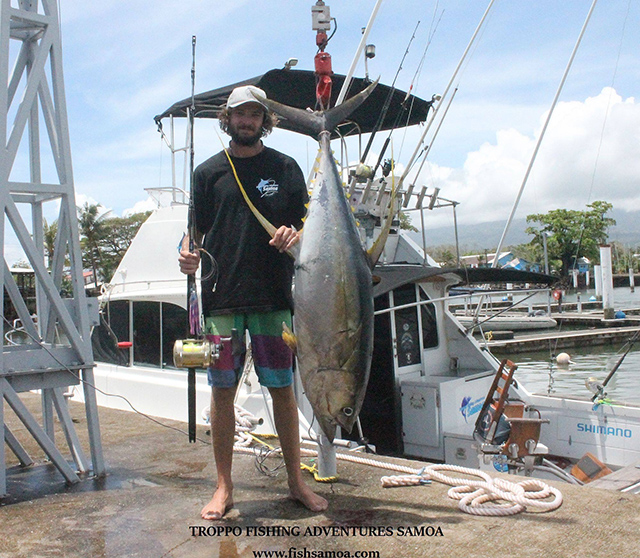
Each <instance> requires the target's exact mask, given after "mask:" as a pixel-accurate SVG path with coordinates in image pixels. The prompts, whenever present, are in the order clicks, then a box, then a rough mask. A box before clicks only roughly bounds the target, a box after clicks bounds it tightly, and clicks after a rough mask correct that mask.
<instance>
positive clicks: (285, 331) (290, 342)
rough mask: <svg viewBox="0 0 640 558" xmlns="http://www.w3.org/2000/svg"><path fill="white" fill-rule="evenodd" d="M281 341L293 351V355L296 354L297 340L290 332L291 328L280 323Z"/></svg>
mask: <svg viewBox="0 0 640 558" xmlns="http://www.w3.org/2000/svg"><path fill="white" fill-rule="evenodd" d="M282 340H283V341H284V342H285V344H286V345H287V347H289V348H290V349H291V350H292V351H293V354H297V352H298V340H297V339H296V336H295V334H294V333H293V331H291V328H290V327H289V326H288V325H287V324H285V323H284V322H282Z"/></svg>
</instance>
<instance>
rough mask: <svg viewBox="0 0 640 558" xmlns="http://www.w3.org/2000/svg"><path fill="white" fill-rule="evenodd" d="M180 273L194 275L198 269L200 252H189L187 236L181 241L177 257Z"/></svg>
mask: <svg viewBox="0 0 640 558" xmlns="http://www.w3.org/2000/svg"><path fill="white" fill-rule="evenodd" d="M178 264H179V265H180V271H181V272H182V273H184V274H185V275H194V274H195V273H196V271H198V268H199V267H200V252H198V251H197V250H196V251H195V252H189V235H185V237H184V238H183V239H182V246H181V248H180V256H178Z"/></svg>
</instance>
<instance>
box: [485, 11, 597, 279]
mask: <svg viewBox="0 0 640 558" xmlns="http://www.w3.org/2000/svg"><path fill="white" fill-rule="evenodd" d="M597 2H598V0H593V3H592V4H591V8H590V9H589V13H588V14H587V19H585V21H584V24H583V25H582V29H581V31H580V35H579V36H578V40H577V41H576V44H575V46H574V47H573V51H572V52H571V56H570V57H569V62H568V63H567V67H566V68H565V70H564V74H563V75H562V79H561V80H560V85H558V90H557V91H556V95H555V97H554V98H553V102H552V103H551V108H550V109H549V112H548V114H547V118H546V120H545V121H544V125H543V126H542V130H541V131H540V135H539V136H538V141H537V143H536V146H535V148H534V150H533V155H531V161H529V166H528V167H527V171H526V172H525V174H524V178H523V179H522V184H521V185H520V190H519V191H518V195H517V196H516V201H515V202H514V203H513V207H512V209H511V213H510V215H509V218H508V219H507V224H506V225H505V227H504V231H503V232H502V237H501V238H500V242H499V243H498V247H497V248H496V256H495V258H494V259H493V265H492V266H491V267H496V266H497V265H498V257H499V255H500V251H501V250H502V245H503V244H504V240H505V238H506V236H507V233H508V232H509V228H510V227H511V222H512V221H513V217H514V216H515V213H516V210H517V209H518V205H519V204H520V198H521V197H522V193H523V192H524V187H525V186H526V185H527V180H529V175H530V174H531V169H532V168H533V164H534V162H535V160H536V156H537V155H538V150H539V149H540V144H541V143H542V139H543V138H544V135H545V132H546V131H547V126H549V121H550V120H551V116H552V115H553V111H554V109H555V108H556V105H557V104H558V98H559V97H560V93H561V92H562V88H563V87H564V82H565V81H567V76H568V75H569V70H570V69H571V66H572V65H573V59H574V58H575V57H576V53H577V52H578V48H579V47H580V43H581V42H582V37H583V36H584V33H585V31H586V30H587V25H588V24H589V20H590V19H591V14H592V13H593V10H594V9H595V7H596V3H597Z"/></svg>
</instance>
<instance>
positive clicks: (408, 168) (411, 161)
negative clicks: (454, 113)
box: [398, 0, 496, 189]
mask: <svg viewBox="0 0 640 558" xmlns="http://www.w3.org/2000/svg"><path fill="white" fill-rule="evenodd" d="M495 1H496V0H491V1H490V2H489V5H488V6H487V9H486V10H485V12H484V14H483V16H482V19H480V23H478V26H477V27H476V30H475V31H474V33H473V35H472V36H471V40H470V41H469V44H468V45H467V48H466V49H465V51H464V53H463V54H462V57H461V58H460V61H459V62H458V65H457V66H456V69H455V70H454V72H453V75H452V76H451V79H450V80H449V83H448V84H447V87H446V89H445V91H444V93H443V94H442V95H441V97H440V100H442V99H446V98H447V95H448V94H449V89H451V86H452V85H453V82H454V81H455V80H456V77H457V75H458V72H459V71H460V68H461V67H462V64H463V63H464V61H465V59H466V58H467V55H468V54H469V51H470V50H471V47H472V46H473V43H474V42H475V40H476V37H477V36H478V34H479V33H480V30H481V29H482V27H483V25H484V22H485V20H486V19H487V17H488V16H489V12H490V11H491V7H492V6H493V4H494V3H495ZM441 106H442V103H441V102H438V104H437V105H436V107H435V109H434V110H433V111H432V113H431V120H429V122H427V125H426V126H425V129H424V131H423V132H422V136H421V137H420V140H419V141H418V145H417V146H416V148H415V150H414V152H413V155H411V158H410V159H409V162H408V163H407V166H406V168H405V171H404V173H403V174H402V176H401V177H400V180H399V182H398V188H399V189H400V188H401V187H402V186H403V184H404V181H405V180H406V178H407V176H408V174H409V172H411V169H412V168H413V164H414V163H415V161H416V158H417V157H418V154H419V153H420V152H421V151H422V143H423V142H424V139H425V137H426V136H427V134H428V133H429V130H430V129H431V125H432V124H433V121H434V120H435V118H436V115H437V114H438V112H439V110H440V107H441ZM416 178H417V177H416Z"/></svg>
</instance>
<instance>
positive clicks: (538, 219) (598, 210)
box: [525, 201, 616, 277]
mask: <svg viewBox="0 0 640 558" xmlns="http://www.w3.org/2000/svg"><path fill="white" fill-rule="evenodd" d="M612 208H613V206H612V205H611V204H610V203H608V202H605V201H595V202H593V203H591V204H589V205H587V209H586V210H584V211H577V210H569V209H554V210H552V211H549V212H547V213H538V214H533V215H527V222H528V223H538V225H539V226H538V227H528V228H527V229H526V231H525V232H526V233H527V234H530V235H532V236H533V240H532V241H531V243H530V244H536V245H537V246H539V247H540V248H542V246H543V241H542V235H543V233H546V234H547V252H548V255H549V260H550V264H551V262H552V261H553V260H556V263H557V264H558V267H559V270H560V275H561V276H562V277H566V276H568V275H569V272H570V270H571V269H572V268H573V266H574V264H575V261H576V260H577V259H578V258H582V257H586V258H588V259H590V260H591V261H597V260H598V256H599V250H600V248H599V247H600V245H601V244H606V242H607V239H608V229H609V227H611V226H613V225H615V224H616V222H615V220H614V219H611V218H609V217H606V214H607V213H608V212H609V211H610V210H611V209H612Z"/></svg>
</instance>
